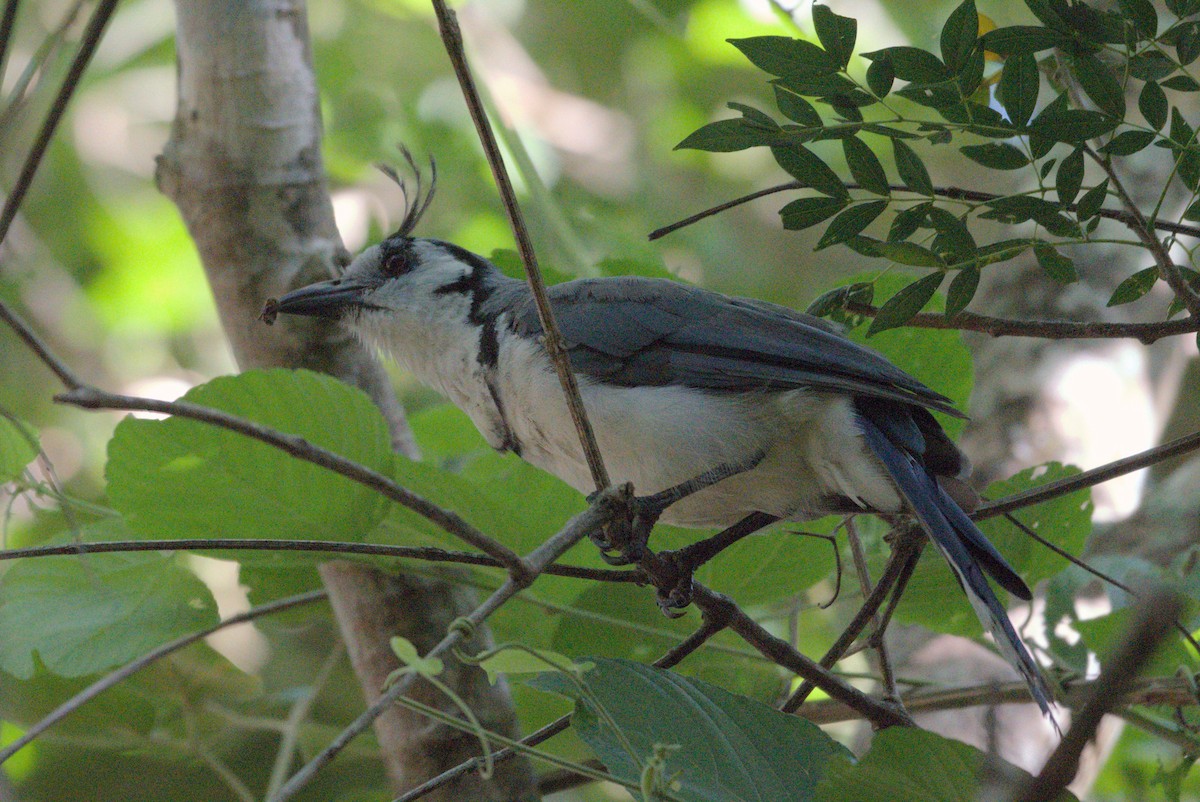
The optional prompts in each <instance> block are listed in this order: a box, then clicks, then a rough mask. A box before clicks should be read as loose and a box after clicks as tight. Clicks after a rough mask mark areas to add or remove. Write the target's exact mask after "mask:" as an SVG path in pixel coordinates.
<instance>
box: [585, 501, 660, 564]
mask: <svg viewBox="0 0 1200 802" xmlns="http://www.w3.org/2000/svg"><path fill="white" fill-rule="evenodd" d="M595 495H596V494H595V493H593V494H591V495H590V496H588V501H589V502H590V501H591V500H592V498H593V497H594V496H595ZM663 509H664V508H662V507H660V506H659V505H657V504H655V503H654V502H653V497H650V496H646V497H640V498H639V497H637V496H631V497H630V498H629V499H628V510H627V511H626V512H625V513H624V514H623V515H620V516H618V517H617V518H615V519H613V520H612V521H611V522H609V524H608V525H607V526H605V527H603V528H601V529H598V530H596V531H594V532H592V534H591V535H590V537H591V540H592V542H593V543H595V544H596V547H597V548H598V549H600V557H601V559H603V560H604V561H605V562H606V563H608V564H609V565H631V564H633V563H636V562H640V561H641V559H642V558H643V557H644V556H645V555H646V543H647V541H648V540H649V539H650V531H651V530H652V529H654V524H656V523H657V522H658V518H659V516H660V515H662V512H663Z"/></svg>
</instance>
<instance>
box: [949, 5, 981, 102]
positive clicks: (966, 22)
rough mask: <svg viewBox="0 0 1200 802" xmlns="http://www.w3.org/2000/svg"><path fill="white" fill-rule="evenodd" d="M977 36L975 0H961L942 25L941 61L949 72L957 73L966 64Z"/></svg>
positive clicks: (977, 18) (977, 15) (977, 24)
mask: <svg viewBox="0 0 1200 802" xmlns="http://www.w3.org/2000/svg"><path fill="white" fill-rule="evenodd" d="M978 38H979V14H978V13H977V12H976V11H975V0H963V2H962V3H961V4H960V5H959V6H958V8H956V9H954V11H952V12H951V13H950V16H949V17H948V18H947V19H946V24H945V25H943V26H942V35H941V47H942V61H944V62H945V63H946V67H947V68H949V70H950V71H951V72H953V73H957V72H958V71H959V70H961V69H962V68H963V67H965V66H966V64H967V57H968V56H970V55H971V51H973V50H974V49H975V41H976V40H977V39H978ZM968 94H969V93H968Z"/></svg>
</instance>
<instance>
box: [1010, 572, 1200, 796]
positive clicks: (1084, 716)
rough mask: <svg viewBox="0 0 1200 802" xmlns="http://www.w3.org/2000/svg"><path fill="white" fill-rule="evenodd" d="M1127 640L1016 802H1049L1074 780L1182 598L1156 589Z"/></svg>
mask: <svg viewBox="0 0 1200 802" xmlns="http://www.w3.org/2000/svg"><path fill="white" fill-rule="evenodd" d="M1135 609H1136V612H1135V614H1134V620H1133V622H1132V623H1131V624H1130V627H1129V631H1128V633H1127V634H1126V637H1124V638H1122V639H1120V640H1119V641H1117V643H1118V646H1117V650H1116V652H1115V653H1114V654H1112V655H1111V656H1110V657H1109V658H1108V659H1107V660H1104V661H1103V662H1102V665H1103V666H1104V669H1103V671H1101V672H1100V677H1099V679H1097V680H1096V682H1095V683H1094V684H1093V685H1092V687H1091V690H1090V692H1089V694H1088V700H1087V702H1086V703H1084V705H1083V706H1082V707H1081V708H1079V709H1077V710H1076V712H1075V714H1074V715H1073V716H1072V720H1071V729H1070V730H1068V731H1067V734H1066V735H1065V736H1064V737H1063V739H1062V741H1061V742H1060V743H1059V745H1058V747H1057V748H1056V749H1055V750H1054V752H1053V753H1052V754H1051V755H1050V758H1049V759H1048V760H1047V761H1046V765H1045V767H1044V768H1043V769H1042V771H1041V773H1039V774H1038V776H1037V777H1035V778H1033V780H1032V782H1030V783H1028V784H1027V785H1025V787H1023V788H1021V789H1019V791H1018V792H1017V793H1015V794H1014V795H1013V799H1019V800H1022V802H1049V801H1050V800H1052V799H1055V798H1057V797H1058V795H1059V793H1061V792H1062V790H1063V789H1065V788H1066V787H1067V785H1068V784H1069V783H1070V782H1071V780H1073V779H1075V772H1076V771H1078V769H1079V758H1080V756H1081V755H1082V754H1083V750H1084V748H1085V747H1086V746H1087V745H1088V742H1089V741H1091V740H1092V738H1093V737H1094V736H1095V734H1096V729H1097V728H1098V727H1099V726H1100V720H1101V719H1102V718H1103V717H1104V715H1105V714H1106V713H1107V712H1108V711H1110V710H1112V709H1113V708H1114V707H1116V706H1117V705H1118V704H1120V703H1121V701H1122V700H1123V699H1124V698H1125V695H1126V694H1127V693H1128V692H1129V690H1130V688H1131V687H1132V686H1133V680H1134V679H1135V678H1136V677H1137V674H1138V672H1139V671H1140V670H1141V669H1142V667H1143V666H1144V665H1145V664H1146V663H1147V662H1149V660H1150V658H1151V657H1152V656H1153V655H1154V650H1155V648H1156V647H1157V646H1158V644H1159V643H1160V642H1161V641H1162V639H1163V638H1164V637H1166V635H1167V632H1168V630H1169V629H1170V627H1171V623H1172V622H1173V621H1174V620H1175V618H1176V617H1178V615H1179V614H1180V613H1181V612H1182V611H1183V599H1182V598H1180V596H1179V595H1178V594H1177V593H1175V592H1173V591H1169V590H1166V589H1164V588H1155V589H1154V590H1152V591H1151V592H1150V593H1147V594H1146V597H1145V598H1144V599H1143V600H1142V601H1141V602H1139V603H1138V605H1137V607H1136V608H1135Z"/></svg>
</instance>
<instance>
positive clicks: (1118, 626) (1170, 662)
mask: <svg viewBox="0 0 1200 802" xmlns="http://www.w3.org/2000/svg"><path fill="white" fill-rule="evenodd" d="M1135 615H1136V613H1135V611H1134V608H1132V607H1124V608H1122V609H1120V610H1117V611H1115V612H1111V613H1109V614H1108V615H1103V616H1100V617H1099V618H1091V619H1088V620H1086V621H1074V622H1072V627H1073V628H1074V629H1076V630H1077V631H1078V632H1079V635H1080V637H1082V638H1083V641H1084V643H1086V644H1087V647H1088V650H1089V651H1091V652H1093V653H1094V654H1096V655H1097V656H1098V657H1099V658H1100V665H1101V668H1104V667H1106V666H1107V663H1108V660H1109V659H1110V658H1111V657H1112V655H1113V653H1114V652H1116V651H1117V650H1118V649H1119V648H1120V646H1121V645H1122V643H1123V642H1124V641H1125V640H1127V639H1128V638H1130V637H1132V629H1131V628H1132V626H1133V623H1134V618H1135ZM1153 654H1154V656H1153V657H1152V658H1150V660H1149V661H1147V663H1146V665H1145V667H1144V668H1143V669H1142V671H1141V674H1140V676H1143V677H1156V676H1157V677H1170V676H1174V675H1175V674H1177V673H1178V672H1180V671H1184V672H1188V673H1190V672H1192V671H1195V670H1196V655H1195V653H1193V652H1192V651H1191V649H1189V648H1188V647H1187V644H1186V643H1185V642H1184V641H1183V639H1181V638H1178V637H1168V638H1163V640H1162V641H1161V642H1160V643H1157V644H1155V646H1154V652H1153ZM1130 679H1133V678H1132V677H1131V678H1130Z"/></svg>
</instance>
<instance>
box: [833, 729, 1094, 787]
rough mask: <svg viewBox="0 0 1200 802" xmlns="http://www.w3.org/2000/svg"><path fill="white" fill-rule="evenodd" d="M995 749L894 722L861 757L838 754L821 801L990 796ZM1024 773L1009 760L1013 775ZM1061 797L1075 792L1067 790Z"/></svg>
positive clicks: (1005, 773)
mask: <svg viewBox="0 0 1200 802" xmlns="http://www.w3.org/2000/svg"><path fill="white" fill-rule="evenodd" d="M998 762H1000V760H999V758H997V757H996V756H995V755H985V754H984V753H983V752H981V751H979V750H978V749H976V748H975V747H973V746H968V745H967V744H964V743H962V742H961V741H954V740H951V739H949V738H944V737H942V736H941V735H938V734H936V733H933V732H928V731H926V730H919V729H916V728H906V727H891V728H890V729H886V730H883V731H882V732H877V733H875V735H874V737H873V738H872V740H871V749H870V751H868V752H867V754H866V755H864V756H863V758H862V759H861V760H859V761H858V762H857V763H855V762H853V761H852V760H851V759H848V758H846V757H835V758H833V759H832V760H830V761H829V763H828V764H827V766H826V770H825V775H824V777H822V779H821V782H820V785H819V786H818V788H817V799H818V800H820V802H878V800H883V799H886V800H888V802H975V800H978V799H983V798H988V795H989V794H988V789H987V787H986V786H987V780H986V778H987V777H988V776H991V775H993V774H994V773H996V763H998ZM1010 772H1012V773H1013V774H1018V775H1019V774H1023V772H1021V771H1020V770H1019V769H1017V768H1016V767H1015V766H1009V765H1007V764H1006V765H1005V766H1004V771H1003V774H1004V776H1006V777H1008V776H1011V775H1010ZM1055 799H1056V800H1058V802H1068V800H1074V799H1075V797H1074V796H1073V795H1072V794H1070V793H1069V792H1067V791H1063V792H1062V793H1061V794H1059V795H1058V796H1057V797H1055Z"/></svg>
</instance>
